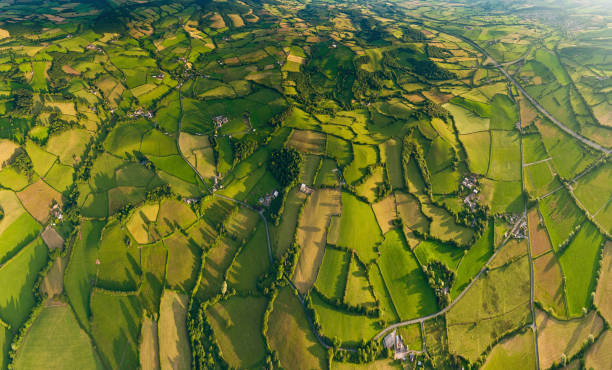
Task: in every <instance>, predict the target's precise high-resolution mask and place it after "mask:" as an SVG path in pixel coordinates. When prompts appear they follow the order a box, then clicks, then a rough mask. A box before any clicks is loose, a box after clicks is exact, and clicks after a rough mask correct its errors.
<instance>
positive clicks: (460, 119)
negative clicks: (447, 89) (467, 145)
mask: <svg viewBox="0 0 612 370" xmlns="http://www.w3.org/2000/svg"><path fill="white" fill-rule="evenodd" d="M443 107H444V108H446V110H448V111H449V112H450V114H451V115H452V116H453V119H454V120H455V125H456V126H457V131H458V132H459V133H460V134H462V135H464V134H471V133H474V132H479V131H488V130H489V125H490V122H489V119H488V118H481V117H479V116H478V115H476V114H474V113H473V112H471V111H469V110H467V109H465V108H463V107H460V106H458V105H455V104H444V105H443Z"/></svg>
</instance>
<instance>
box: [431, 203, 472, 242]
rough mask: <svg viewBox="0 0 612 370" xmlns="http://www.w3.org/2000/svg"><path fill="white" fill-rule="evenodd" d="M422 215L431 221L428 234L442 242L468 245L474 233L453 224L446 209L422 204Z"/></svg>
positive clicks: (452, 218)
mask: <svg viewBox="0 0 612 370" xmlns="http://www.w3.org/2000/svg"><path fill="white" fill-rule="evenodd" d="M422 208H423V213H424V214H425V215H427V216H429V217H431V218H432V219H433V220H432V221H431V224H430V226H429V232H430V234H431V235H432V236H433V237H435V238H438V239H440V240H442V241H445V242H446V241H450V240H454V241H455V242H456V243H458V244H459V245H464V246H465V245H468V244H469V243H470V241H471V240H472V237H473V236H474V231H473V230H472V229H469V228H467V227H465V226H461V225H459V224H457V223H456V222H455V218H454V217H453V215H451V214H450V213H449V212H448V211H447V210H446V209H444V208H440V207H437V206H434V205H432V204H428V203H424V204H422Z"/></svg>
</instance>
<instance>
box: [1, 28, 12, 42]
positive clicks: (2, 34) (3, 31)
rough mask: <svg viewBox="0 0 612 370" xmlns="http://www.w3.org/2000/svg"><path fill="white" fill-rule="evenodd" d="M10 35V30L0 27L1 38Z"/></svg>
mask: <svg viewBox="0 0 612 370" xmlns="http://www.w3.org/2000/svg"><path fill="white" fill-rule="evenodd" d="M10 36H11V34H10V33H9V31H7V30H3V29H2V28H0V40H2V39H5V38H7V37H10Z"/></svg>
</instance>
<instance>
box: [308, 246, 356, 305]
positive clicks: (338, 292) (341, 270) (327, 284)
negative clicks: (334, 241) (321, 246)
mask: <svg viewBox="0 0 612 370" xmlns="http://www.w3.org/2000/svg"><path fill="white" fill-rule="evenodd" d="M349 261H350V255H349V254H348V253H347V252H345V251H342V250H339V249H335V248H332V247H326V248H325V254H324V255H323V262H321V266H320V267H319V273H318V274H317V281H316V282H315V287H316V288H317V289H318V290H319V291H320V292H321V293H322V294H324V295H325V296H326V297H329V298H332V299H333V298H338V299H342V296H343V295H344V289H345V286H346V279H347V274H348V270H349Z"/></svg>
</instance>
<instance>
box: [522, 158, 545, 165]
mask: <svg viewBox="0 0 612 370" xmlns="http://www.w3.org/2000/svg"><path fill="white" fill-rule="evenodd" d="M550 160H552V157H548V158H546V159H541V160H539V161H535V162H529V163H523V167H529V166H533V165H535V164H538V163H545V162H548V161H550Z"/></svg>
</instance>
